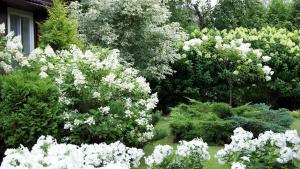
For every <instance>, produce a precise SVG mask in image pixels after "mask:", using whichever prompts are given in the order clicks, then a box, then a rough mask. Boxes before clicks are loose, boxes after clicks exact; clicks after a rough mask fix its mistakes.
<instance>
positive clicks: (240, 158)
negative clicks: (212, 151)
mask: <svg viewBox="0 0 300 169" xmlns="http://www.w3.org/2000/svg"><path fill="white" fill-rule="evenodd" d="M231 139H232V142H231V143H230V144H226V145H225V147H224V149H222V150H219V151H218V152H217V154H216V157H217V158H218V161H219V163H220V164H225V163H229V164H230V163H231V168H232V169H245V168H257V167H258V168H272V169H283V168H289V169H296V168H298V167H297V165H296V163H299V162H300V137H299V136H298V134H297V131H296V130H287V131H286V132H285V133H274V132H272V131H266V132H264V133H261V134H260V135H259V136H258V138H253V134H252V133H251V132H248V131H245V130H244V129H243V128H237V129H235V130H234V135H233V136H231Z"/></svg>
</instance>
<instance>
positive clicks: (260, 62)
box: [183, 29, 274, 104]
mask: <svg viewBox="0 0 300 169" xmlns="http://www.w3.org/2000/svg"><path fill="white" fill-rule="evenodd" d="M218 33H219V32H214V33H212V34H211V33H209V32H207V29H204V30H203V31H201V32H200V33H199V36H200V37H201V38H194V39H190V40H189V41H186V42H184V44H183V51H184V55H191V56H193V57H194V59H195V58H196V59H199V60H200V61H199V62H197V63H199V64H201V63H202V64H203V65H202V66H203V67H202V68H203V69H207V70H206V71H209V72H210V73H211V74H213V73H214V74H215V76H216V77H215V78H217V79H224V80H225V81H226V83H227V85H228V89H229V103H230V104H232V103H233V89H234V86H235V85H241V84H243V85H245V84H246V83H245V82H247V81H248V82H249V81H256V80H258V79H265V80H266V81H270V80H271V75H273V73H274V72H273V71H272V70H271V68H270V67H269V66H268V65H266V64H265V63H266V62H268V61H270V59H271V57H269V56H263V53H262V52H263V51H262V50H260V49H253V48H251V44H250V43H244V41H243V39H231V40H227V39H226V36H224V39H223V37H221V36H219V35H218Z"/></svg>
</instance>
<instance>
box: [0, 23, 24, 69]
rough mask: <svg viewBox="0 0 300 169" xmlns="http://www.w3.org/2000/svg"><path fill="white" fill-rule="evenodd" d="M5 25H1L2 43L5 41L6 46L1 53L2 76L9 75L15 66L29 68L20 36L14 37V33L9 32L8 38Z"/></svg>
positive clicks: (0, 35) (0, 38) (0, 66)
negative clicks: (4, 35)
mask: <svg viewBox="0 0 300 169" xmlns="http://www.w3.org/2000/svg"><path fill="white" fill-rule="evenodd" d="M4 33H5V24H4V23H2V24H0V41H5V42H6V46H5V48H4V49H3V50H2V51H1V52H0V74H1V73H3V74H9V73H10V72H12V71H13V66H12V65H14V66H15V67H17V66H19V65H20V66H29V63H28V61H27V59H26V57H25V56H24V55H23V53H22V49H23V46H22V42H21V38H20V36H14V33H13V32H9V33H8V34H7V35H6V37H3V34H4Z"/></svg>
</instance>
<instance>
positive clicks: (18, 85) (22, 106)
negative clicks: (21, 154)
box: [0, 72, 63, 153]
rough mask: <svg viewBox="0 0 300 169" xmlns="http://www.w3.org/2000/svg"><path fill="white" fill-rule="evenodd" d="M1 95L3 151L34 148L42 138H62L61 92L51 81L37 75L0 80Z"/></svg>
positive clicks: (22, 73)
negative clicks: (50, 136)
mask: <svg viewBox="0 0 300 169" xmlns="http://www.w3.org/2000/svg"><path fill="white" fill-rule="evenodd" d="M0 93H1V94H0V143H1V146H0V147H1V148H0V149H1V150H3V148H4V149H5V148H8V147H14V148H16V147H19V145H20V144H22V145H24V146H26V147H31V146H32V145H33V144H34V143H35V141H36V140H37V139H38V138H39V137H40V136H41V135H52V136H54V137H56V138H57V139H60V138H61V134H62V133H61V128H62V127H63V124H62V118H61V117H60V115H61V114H62V112H61V107H60V105H59V104H58V102H57V100H58V97H59V92H58V89H57V87H56V86H55V85H54V84H53V83H52V82H51V81H50V80H47V79H43V80H42V79H40V78H39V76H38V75H36V74H35V73H34V72H33V73H24V72H16V73H13V74H11V75H8V76H0ZM1 153H2V152H1Z"/></svg>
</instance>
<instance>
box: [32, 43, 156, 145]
mask: <svg viewBox="0 0 300 169" xmlns="http://www.w3.org/2000/svg"><path fill="white" fill-rule="evenodd" d="M28 59H29V62H30V64H31V65H33V66H31V68H30V69H38V74H39V75H40V77H41V78H50V79H52V80H53V82H55V83H56V85H57V86H58V88H59V92H60V98H59V100H58V101H59V102H60V103H61V104H62V105H63V107H64V115H63V118H64V119H65V125H64V129H65V130H67V131H69V134H70V137H66V138H65V139H66V141H71V142H72V143H77V144H81V143H85V142H92V143H94V142H113V141H117V140H120V141H122V142H125V143H127V144H132V145H137V144H141V143H144V142H146V141H148V140H150V139H151V138H152V137H153V126H152V124H150V120H151V111H152V110H153V109H154V108H155V106H156V103H157V102H158V99H157V96H156V94H151V89H150V87H149V84H148V83H147V82H146V80H145V78H143V77H141V76H138V71H137V70H135V69H133V68H130V67H124V66H122V65H121V64H120V63H119V51H118V50H112V51H109V50H106V49H103V50H95V51H91V50H87V51H85V52H83V51H81V50H80V49H79V48H77V47H76V46H72V47H71V49H70V50H63V51H58V52H57V53H55V52H54V51H53V49H52V48H51V47H50V46H47V47H46V48H45V50H42V49H39V48H38V49H35V50H34V51H33V52H32V53H31V54H30V56H29V58H28ZM30 71H31V70H30Z"/></svg>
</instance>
